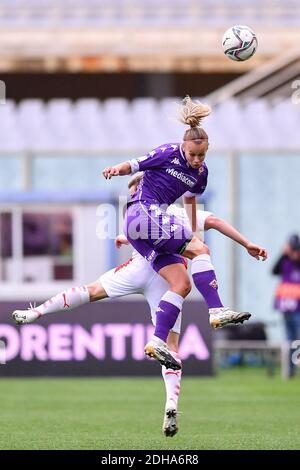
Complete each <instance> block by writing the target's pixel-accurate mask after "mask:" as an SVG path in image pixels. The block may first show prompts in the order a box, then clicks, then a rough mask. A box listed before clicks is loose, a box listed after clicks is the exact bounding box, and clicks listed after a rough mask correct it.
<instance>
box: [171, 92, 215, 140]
mask: <svg viewBox="0 0 300 470" xmlns="http://www.w3.org/2000/svg"><path fill="white" fill-rule="evenodd" d="M210 113H211V108H210V107H209V106H208V105H207V104H203V103H201V102H200V101H193V100H192V99H191V97H190V96H188V95H187V96H186V97H185V98H184V100H183V102H182V105H181V106H180V108H179V120H180V121H181V122H183V124H187V125H189V126H190V128H189V129H187V130H186V131H185V133H184V136H183V140H208V135H207V134H206V132H205V130H204V129H203V128H202V127H200V124H201V123H202V121H203V119H204V118H205V117H206V116H208V115H209V114H210Z"/></svg>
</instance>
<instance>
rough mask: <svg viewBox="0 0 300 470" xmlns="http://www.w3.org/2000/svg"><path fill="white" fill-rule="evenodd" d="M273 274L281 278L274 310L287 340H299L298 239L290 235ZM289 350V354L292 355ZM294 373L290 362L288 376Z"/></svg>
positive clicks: (299, 283)
mask: <svg viewBox="0 0 300 470" xmlns="http://www.w3.org/2000/svg"><path fill="white" fill-rule="evenodd" d="M273 274H275V275H279V276H281V282H280V284H279V286H278V287H277V290H276V293H275V308H276V309H278V310H279V311H280V312H282V314H283V319H284V324H285V329H286V334H287V339H288V340H289V341H295V340H300V238H299V236H298V235H291V236H290V238H289V241H288V243H287V245H286V246H285V248H284V250H283V253H282V255H281V256H280V258H279V260H278V261H277V263H276V264H275V266H274V268H273ZM292 352H293V351H292V350H291V354H292ZM294 373H295V365H294V364H293V363H292V360H291V361H290V370H289V375H290V376H293V375H294Z"/></svg>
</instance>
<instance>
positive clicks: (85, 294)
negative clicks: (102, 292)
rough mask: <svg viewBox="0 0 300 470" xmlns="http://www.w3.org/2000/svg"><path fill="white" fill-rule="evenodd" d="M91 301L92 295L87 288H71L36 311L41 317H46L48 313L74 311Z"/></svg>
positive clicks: (47, 301) (36, 308)
mask: <svg viewBox="0 0 300 470" xmlns="http://www.w3.org/2000/svg"><path fill="white" fill-rule="evenodd" d="M89 301H90V294H89V291H88V288H87V287H86V286H80V287H71V288H70V289H68V290H65V291H63V292H60V293H59V294H57V295H56V296H55V297H51V299H49V300H46V302H44V303H43V304H41V305H39V306H38V307H35V309H34V310H37V311H38V312H39V313H40V314H41V315H45V314H46V313H55V312H63V311H65V310H73V309H74V308H76V307H79V306H80V305H83V304H87V303H88V302H89Z"/></svg>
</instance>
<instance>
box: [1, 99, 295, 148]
mask: <svg viewBox="0 0 300 470" xmlns="http://www.w3.org/2000/svg"><path fill="white" fill-rule="evenodd" d="M177 103H178V100H176V99H175V98H174V99H172V98H166V99H163V100H160V101H157V100H154V99H151V98H137V99H135V100H133V101H132V102H129V101H127V100H125V99H124V98H111V99H107V100H106V101H103V102H101V101H99V100H96V99H81V100H78V101H77V102H75V103H73V102H71V101H70V100H68V99H54V100H51V101H49V103H44V102H42V101H40V100H36V99H34V100H24V101H22V102H21V103H20V104H18V105H17V104H15V103H14V102H12V101H9V100H8V101H7V103H6V104H5V105H1V106H0V120H1V126H0V152H6V151H22V152H23V151H33V152H34V151H63V150H68V151H74V152H77V151H92V150H93V151H95V150H96V151H105V152H108V151H109V152H114V151H124V152H127V151H130V152H132V151H136V152H139V151H144V150H145V149H148V148H153V147H155V146H158V145H160V144H162V143H164V142H172V141H178V140H180V139H181V136H182V132H183V131H184V126H183V125H181V124H180V123H179V122H178V121H177V120H176V104H177ZM283 116H284V118H283ZM299 125H300V106H299V105H296V104H292V102H291V100H290V99H289V100H282V101H274V103H271V102H270V101H267V100H264V99H259V100H255V101H251V102H249V103H241V102H239V101H237V100H236V99H231V100H228V101H226V102H224V103H222V104H220V105H218V106H216V107H214V109H213V112H212V114H211V116H209V117H208V118H207V120H206V121H205V123H204V127H205V129H206V130H207V132H208V134H209V136H210V142H211V149H213V150H246V151H248V150H257V149H258V150H278V149H280V148H287V149H290V150H293V149H294V150H298V149H299V148H300V133H299Z"/></svg>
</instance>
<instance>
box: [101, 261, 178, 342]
mask: <svg viewBox="0 0 300 470" xmlns="http://www.w3.org/2000/svg"><path fill="white" fill-rule="evenodd" d="M99 281H100V282H101V284H102V286H103V287H104V289H105V291H106V293H107V295H108V297H109V298H116V297H122V296H124V295H130V294H142V295H143V296H144V297H145V298H146V300H147V302H148V304H149V307H150V310H151V320H152V323H153V325H154V326H155V324H156V309H157V307H158V304H159V302H160V299H161V298H162V296H163V295H164V293H165V292H166V291H167V290H169V285H168V283H167V281H165V280H164V279H163V278H162V277H161V276H160V275H159V274H157V273H156V272H155V271H154V269H152V267H151V265H150V263H148V261H146V260H145V259H144V258H143V257H142V256H140V255H139V254H136V253H135V254H134V256H133V258H131V259H130V260H128V261H127V262H126V263H124V264H123V265H121V266H118V267H117V268H114V269H111V270H110V271H107V272H106V273H105V274H103V275H102V276H101V277H100V278H99ZM180 328H181V312H180V313H179V315H178V317H177V320H176V322H175V325H174V326H173V328H172V331H174V333H178V334H180Z"/></svg>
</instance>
